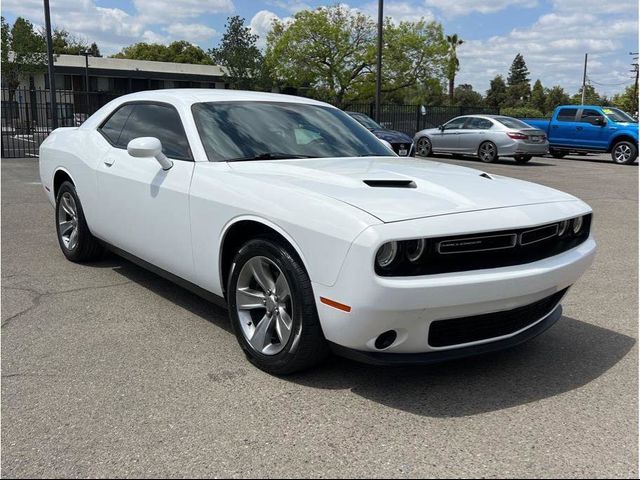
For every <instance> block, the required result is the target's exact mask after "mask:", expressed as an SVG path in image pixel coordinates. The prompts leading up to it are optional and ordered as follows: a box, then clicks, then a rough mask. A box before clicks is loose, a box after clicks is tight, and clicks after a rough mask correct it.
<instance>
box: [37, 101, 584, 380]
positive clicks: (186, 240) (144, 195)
mask: <svg viewBox="0 0 640 480" xmlns="http://www.w3.org/2000/svg"><path fill="white" fill-rule="evenodd" d="M40 176H41V180H42V185H43V187H44V189H45V192H46V194H47V196H48V198H49V200H50V201H51V203H52V204H53V205H54V206H55V218H56V227H57V235H58V240H59V243H60V248H61V249H62V252H63V253H64V255H65V256H66V257H67V258H68V259H69V260H71V261H73V262H86V261H90V260H92V259H95V258H97V257H98V256H99V255H100V254H101V252H102V251H103V249H104V248H108V249H111V250H113V251H115V252H116V253H118V254H120V255H122V256H124V257H125V258H128V259H130V260H132V261H134V262H137V263H138V264H140V265H142V266H144V267H146V268H149V269H151V270H153V271H155V272H156V273H158V274H160V275H163V276H165V277H167V278H170V279H171V280H173V281H175V282H177V283H179V284H180V285H182V286H184V287H186V288H190V289H191V290H193V291H195V292H197V293H199V294H201V295H203V296H205V297H206V298H209V299H212V300H214V301H218V302H219V303H222V304H224V305H226V306H227V308H228V311H229V317H230V320H231V325H232V327H233V330H234V332H235V334H236V336H237V339H238V342H239V343H240V346H241V347H242V349H243V350H244V352H245V353H246V355H247V357H248V358H249V360H250V361H251V362H253V363H254V364H255V365H257V366H258V367H259V368H262V369H264V370H265V371H268V372H270V373H273V374H287V373H292V372H295V371H299V370H302V369H305V368H308V367H310V366H312V365H315V364H317V363H319V362H320V361H322V360H323V359H324V358H325V357H326V356H327V355H328V354H329V352H331V351H333V352H336V353H338V354H341V355H344V356H347V357H350V358H354V359H357V360H360V361H365V362H369V363H375V364H405V363H429V362H434V361H441V360H446V359H451V358H458V357H463V356H468V355H474V354H480V353H484V352H489V351H493V350H497V349H501V348H506V347H510V346H513V345H516V344H519V343H522V342H524V341H526V340H528V339H531V338H533V337H534V336H536V335H538V334H540V333H541V332H543V331H544V330H546V329H547V328H548V327H550V326H551V325H552V324H553V323H554V322H556V321H557V320H558V319H559V318H560V316H561V313H562V309H561V306H560V301H561V300H562V298H563V296H564V295H565V294H566V293H567V290H568V289H569V287H570V286H571V285H572V284H573V283H574V282H576V281H577V280H578V278H579V277H580V276H581V275H582V274H583V272H584V271H585V270H586V269H587V268H588V266H589V265H590V264H591V262H592V260H593V257H594V254H595V250H596V244H595V241H594V239H593V236H592V235H591V233H590V231H591V218H592V212H591V209H590V208H589V206H588V205H586V204H585V203H584V202H582V201H580V200H578V199H577V198H575V197H573V196H571V195H568V194H566V193H562V192H559V191H557V190H553V189H550V188H546V187H543V186H540V185H535V184H532V183H527V182H524V181H519V180H514V179H510V178H505V177H501V176H496V175H490V174H487V173H483V172H481V171H477V170H473V169H469V168H463V167H457V166H451V165H446V164H442V163H437V162H432V161H426V160H420V159H415V158H401V157H397V156H396V155H395V154H394V153H393V152H392V151H391V150H389V148H388V147H386V146H385V145H384V144H383V143H381V141H379V140H378V139H377V138H376V137H375V136H373V135H372V134H371V133H370V132H369V131H368V130H367V129H366V128H364V127H362V126H361V125H360V124H359V123H358V122H356V121H355V120H353V119H352V118H351V117H349V116H348V115H347V114H345V113H344V112H342V111H341V110H339V109H337V108H334V107H332V106H330V105H327V104H325V103H321V102H317V101H314V100H309V99H303V98H298V97H293V96H286V95H277V94H266V93H255V92H241V91H230V90H205V89H200V90H161V91H151V92H140V93H136V94H132V95H126V96H123V97H120V98H118V99H116V100H114V101H112V102H111V103H109V104H108V105H106V106H105V107H103V108H102V109H100V110H99V111H98V112H96V113H95V114H94V115H92V116H91V117H90V118H89V119H87V121H86V122H85V123H83V124H82V126H80V127H74V128H59V129H57V130H55V131H54V132H52V133H51V135H50V136H49V137H48V138H47V139H46V141H45V142H44V143H43V144H42V146H41V147H40Z"/></svg>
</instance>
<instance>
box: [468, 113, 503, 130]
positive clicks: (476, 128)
mask: <svg viewBox="0 0 640 480" xmlns="http://www.w3.org/2000/svg"><path fill="white" fill-rule="evenodd" d="M473 120H484V121H486V122H489V124H490V127H489V128H478V127H474V128H467V125H469V124H470V123H471V122H472V121H473ZM494 126H495V124H494V123H493V122H492V121H491V120H489V119H488V118H486V117H478V116H475V115H471V116H470V117H467V121H466V122H464V125H463V126H462V128H461V130H491V129H492V128H493V127H494Z"/></svg>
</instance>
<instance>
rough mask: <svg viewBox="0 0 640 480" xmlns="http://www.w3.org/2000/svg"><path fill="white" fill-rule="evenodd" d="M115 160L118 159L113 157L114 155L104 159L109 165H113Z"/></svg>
mask: <svg viewBox="0 0 640 480" xmlns="http://www.w3.org/2000/svg"><path fill="white" fill-rule="evenodd" d="M115 161H116V159H115V158H113V157H109V158H107V159H106V160H105V161H104V164H105V165H106V166H107V167H110V166H111V165H113V162H115Z"/></svg>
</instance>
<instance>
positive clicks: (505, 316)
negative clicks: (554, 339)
mask: <svg viewBox="0 0 640 480" xmlns="http://www.w3.org/2000/svg"><path fill="white" fill-rule="evenodd" d="M568 289H569V288H565V289H564V290H561V291H559V292H557V293H554V294H553V295H551V296H549V297H546V298H543V299H542V300H539V301H537V302H535V303H532V304H530V305H525V306H524V307H518V308H514V309H513V310H507V311H504V312H495V313H486V314H484V315H476V316H473V317H462V318H452V319H449V320H436V321H435V322H432V323H431V327H430V328H429V345H431V346H432V347H448V346H451V345H461V344H463V343H471V342H478V341H480V340H486V339H489V338H496V337H502V336H503V335H509V334H512V333H515V332H517V331H519V330H522V329H523V328H526V327H528V326H529V325H532V324H534V323H535V322H537V321H538V320H541V319H542V318H543V317H545V316H546V315H548V314H549V313H551V312H552V310H553V308H554V307H555V306H556V304H557V303H558V302H559V301H560V299H561V298H562V296H563V295H564V294H565V293H566V291H567V290H568Z"/></svg>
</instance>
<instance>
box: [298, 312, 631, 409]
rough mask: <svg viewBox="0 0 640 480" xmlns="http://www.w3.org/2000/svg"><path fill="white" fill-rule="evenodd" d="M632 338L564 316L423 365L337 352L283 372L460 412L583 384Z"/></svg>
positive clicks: (314, 383) (381, 399) (396, 403)
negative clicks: (488, 349) (526, 335)
mask: <svg viewBox="0 0 640 480" xmlns="http://www.w3.org/2000/svg"><path fill="white" fill-rule="evenodd" d="M635 343H636V341H635V339H633V338H631V337H628V336H626V335H622V334H619V333H616V332H613V331H611V330H608V329H605V328H601V327H597V326H595V325H591V324H588V323H585V322H582V321H579V320H575V319H573V318H569V317H563V318H562V319H561V320H560V321H559V322H558V323H557V324H556V325H555V326H554V327H552V328H551V329H550V330H548V331H547V332H545V333H544V334H542V335H541V336H540V337H537V338H536V339H534V340H532V341H531V342H529V343H526V344H524V345H521V346H519V347H515V348H513V349H510V350H505V351H502V352H497V353H492V354H487V355H484V356H479V357H472V358H467V359H463V360H458V361H454V362H447V363H441V364H436V365H430V366H421V367H418V366H415V367H375V366H369V365H363V364H358V363H356V362H352V361H349V360H345V359H340V358H334V359H332V360H331V361H330V362H329V363H328V364H327V365H323V366H320V367H319V368H317V369H315V370H312V371H310V372H303V373H300V374H297V375H295V376H292V377H286V379H288V380H289V381H292V382H295V383H298V384H301V385H305V386H308V387H313V388H318V389H350V390H351V391H352V392H353V393H355V394H356V395H360V396H362V397H364V398H366V399H368V400H371V401H374V402H377V403H380V404H383V405H386V406H388V407H391V408H396V409H398V410H403V411H406V412H409V413H413V414H416V415H422V416H429V417H463V416H469V415H477V414H481V413H486V412H492V411H496V410H501V409H505V408H511V407H515V406H518V405H523V404H527V403H530V402H535V401H537V400H541V399H544V398H549V397H553V396H555V395H559V394H562V393H565V392H568V391H570V390H574V389H576V388H579V387H581V386H583V385H586V384H587V383H589V382H591V381H593V380H595V379H596V378H598V377H600V376H601V375H602V374H604V373H605V372H606V371H607V370H609V369H610V368H612V367H613V366H614V365H616V364H617V363H618V362H619V361H620V360H621V359H622V358H623V357H624V356H625V355H627V353H629V351H630V350H631V349H632V348H633V346H634V344H635ZM635 363H637V361H634V364H635Z"/></svg>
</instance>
